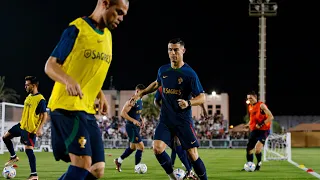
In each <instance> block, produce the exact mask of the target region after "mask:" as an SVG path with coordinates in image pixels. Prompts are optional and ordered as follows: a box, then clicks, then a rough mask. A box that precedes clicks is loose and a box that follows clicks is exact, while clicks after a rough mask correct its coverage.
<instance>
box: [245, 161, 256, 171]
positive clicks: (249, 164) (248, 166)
mask: <svg viewBox="0 0 320 180" xmlns="http://www.w3.org/2000/svg"><path fill="white" fill-rule="evenodd" d="M243 169H244V170H246V171H247V172H252V171H254V170H255V169H256V165H255V164H254V163H253V162H247V163H245V164H244V167H243Z"/></svg>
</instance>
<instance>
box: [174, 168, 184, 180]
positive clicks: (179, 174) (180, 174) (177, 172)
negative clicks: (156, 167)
mask: <svg viewBox="0 0 320 180" xmlns="http://www.w3.org/2000/svg"><path fill="white" fill-rule="evenodd" d="M173 174H174V176H175V177H176V179H177V180H182V179H183V178H184V176H185V175H186V172H185V171H184V170H182V169H179V168H178V169H175V170H174V171H173Z"/></svg>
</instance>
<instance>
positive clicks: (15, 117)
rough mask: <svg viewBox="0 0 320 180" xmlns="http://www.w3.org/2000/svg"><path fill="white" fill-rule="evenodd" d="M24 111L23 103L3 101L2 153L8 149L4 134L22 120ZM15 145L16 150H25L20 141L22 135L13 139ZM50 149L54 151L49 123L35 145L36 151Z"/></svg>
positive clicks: (0, 105) (0, 140) (1, 112)
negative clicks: (3, 138)
mask: <svg viewBox="0 0 320 180" xmlns="http://www.w3.org/2000/svg"><path fill="white" fill-rule="evenodd" d="M22 112H23V105H21V104H14V103H7V102H1V103H0V115H1V116H0V117H1V121H0V122H1V126H0V128H1V129H0V135H1V139H0V142H1V143H0V154H3V153H4V152H7V151H8V149H7V148H6V146H5V144H4V142H3V140H2V137H3V136H4V134H5V133H6V132H7V131H8V130H9V129H10V128H11V127H12V126H14V125H16V124H17V123H19V122H20V120H21V116H22ZM11 141H12V143H13V147H14V149H15V151H19V150H20V151H24V150H25V147H24V145H23V144H21V142H20V137H15V138H13V139H12V140H11ZM43 150H44V151H49V152H52V147H51V140H50V126H49V123H47V124H46V125H45V126H44V129H43V135H42V137H37V138H36V144H35V147H34V152H41V151H43Z"/></svg>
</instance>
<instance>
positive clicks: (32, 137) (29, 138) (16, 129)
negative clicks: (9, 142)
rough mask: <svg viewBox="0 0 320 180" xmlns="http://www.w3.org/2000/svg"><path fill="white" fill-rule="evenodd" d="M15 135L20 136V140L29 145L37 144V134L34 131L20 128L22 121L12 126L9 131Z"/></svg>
mask: <svg viewBox="0 0 320 180" xmlns="http://www.w3.org/2000/svg"><path fill="white" fill-rule="evenodd" d="M8 132H9V133H10V134H11V136H13V137H20V142H21V143H22V144H24V145H27V146H32V147H34V145H35V144H36V138H37V135H36V134H34V133H29V132H28V131H26V130H23V129H21V128H20V123H18V124H16V125H14V126H12V128H11V129H9V131H8Z"/></svg>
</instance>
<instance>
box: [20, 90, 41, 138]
mask: <svg viewBox="0 0 320 180" xmlns="http://www.w3.org/2000/svg"><path fill="white" fill-rule="evenodd" d="M42 99H44V97H43V96H42V95H41V94H37V95H32V94H29V96H28V97H27V98H26V100H25V101H24V107H23V112H22V117H21V121H20V128H21V129H24V130H26V131H28V132H29V133H34V134H35V133H36V132H37V130H38V127H39V126H40V124H41V121H39V117H40V114H36V109H37V107H38V104H39V102H40V101H41V100H42Z"/></svg>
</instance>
